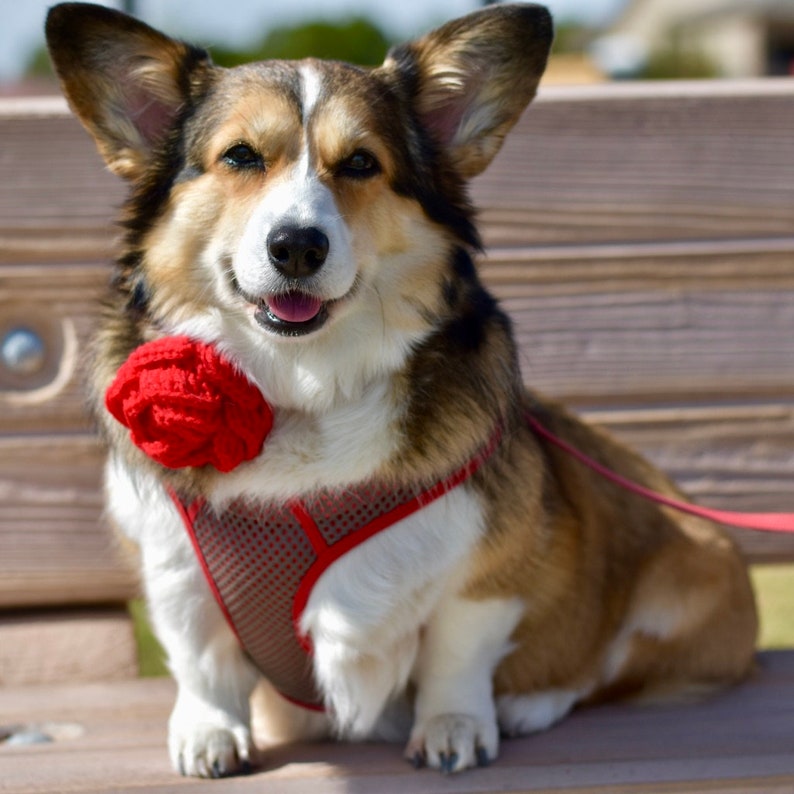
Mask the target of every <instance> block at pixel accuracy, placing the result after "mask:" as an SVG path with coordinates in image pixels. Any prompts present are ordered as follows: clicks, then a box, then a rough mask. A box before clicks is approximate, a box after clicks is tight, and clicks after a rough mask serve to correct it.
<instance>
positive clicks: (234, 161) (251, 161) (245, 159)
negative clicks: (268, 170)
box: [221, 143, 264, 169]
mask: <svg viewBox="0 0 794 794" xmlns="http://www.w3.org/2000/svg"><path fill="white" fill-rule="evenodd" d="M221 159H222V160H223V162H224V163H226V165H230V166H231V167H232V168H259V169H261V168H264V162H263V160H262V157H261V156H260V155H259V154H258V153H257V152H255V151H254V150H253V149H252V148H251V147H250V146H249V145H248V144H247V143H236V144H235V145H234V146H232V147H231V148H229V149H227V150H226V151H225V152H224V153H223V156H222V158H221Z"/></svg>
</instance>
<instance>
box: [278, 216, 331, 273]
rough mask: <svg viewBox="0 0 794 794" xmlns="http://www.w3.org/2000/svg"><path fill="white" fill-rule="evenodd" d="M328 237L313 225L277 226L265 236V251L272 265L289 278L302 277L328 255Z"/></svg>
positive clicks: (320, 263)
mask: <svg viewBox="0 0 794 794" xmlns="http://www.w3.org/2000/svg"><path fill="white" fill-rule="evenodd" d="M328 247H329V242H328V238H327V237H326V236H325V234H323V232H321V231H320V230H319V229H317V228H316V227H314V226H309V227H306V228H301V227H299V226H279V227H277V228H276V229H273V231H271V232H270V234H269V235H268V236H267V253H268V255H269V256H270V261H271V262H272V263H273V267H275V268H276V270H278V271H279V273H282V274H283V275H285V276H289V277H290V278H306V277H307V276H311V275H312V274H313V273H315V272H317V270H319V269H320V268H321V267H322V265H323V263H324V262H325V260H326V258H327V257H328Z"/></svg>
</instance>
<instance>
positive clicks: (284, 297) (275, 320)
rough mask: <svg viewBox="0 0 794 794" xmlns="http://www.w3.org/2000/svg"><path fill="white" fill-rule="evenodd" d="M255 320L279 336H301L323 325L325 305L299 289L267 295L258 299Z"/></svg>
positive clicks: (325, 316)
mask: <svg viewBox="0 0 794 794" xmlns="http://www.w3.org/2000/svg"><path fill="white" fill-rule="evenodd" d="M254 319H255V320H256V321H257V322H258V323H259V325H261V326H262V327H263V328H266V329H267V330H269V331H275V332H276V333H278V334H281V335H282V336H302V335H303V334H308V333H311V332H312V331H316V330H317V329H318V328H320V327H321V326H322V325H324V324H325V321H326V320H327V319H328V304H327V303H326V302H324V301H322V300H320V299H319V298H317V297H315V296H314V295H310V294H308V293H306V292H300V291H298V290H293V291H290V292H283V293H277V294H273V295H267V296H266V297H264V298H262V299H261V300H259V301H258V303H257V305H256V313H255V314H254Z"/></svg>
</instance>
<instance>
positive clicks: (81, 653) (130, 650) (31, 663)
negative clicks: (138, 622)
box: [0, 609, 138, 719]
mask: <svg viewBox="0 0 794 794" xmlns="http://www.w3.org/2000/svg"><path fill="white" fill-rule="evenodd" d="M137 671H138V665H137V652H136V647H135V639H134V636H133V631H132V622H131V620H130V617H129V615H128V614H127V612H126V611H125V610H123V609H96V610H80V611H62V612H50V611H45V612H18V613H14V614H10V615H9V614H6V615H0V689H1V688H2V687H12V686H27V685H30V684H59V683H70V684H77V683H88V682H93V681H118V680H124V679H128V678H132V677H134V676H135V675H136V674H137ZM0 719H3V718H2V717H0Z"/></svg>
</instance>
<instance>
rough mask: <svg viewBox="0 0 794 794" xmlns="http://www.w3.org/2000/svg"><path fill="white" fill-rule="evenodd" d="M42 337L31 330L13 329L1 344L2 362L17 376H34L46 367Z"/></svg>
mask: <svg viewBox="0 0 794 794" xmlns="http://www.w3.org/2000/svg"><path fill="white" fill-rule="evenodd" d="M45 358H46V351H45V349H44V342H43V341H42V340H41V337H40V336H39V335H38V334H37V333H36V332H35V331H31V330H30V329H29V328H12V329H11V330H10V331H9V332H8V333H7V334H6V335H5V337H4V338H3V341H2V344H0V360H2V362H3V364H4V366H5V367H6V368H7V369H8V370H10V371H11V372H13V373H14V374H15V375H32V374H33V373H35V372H38V371H39V370H40V369H41V368H42V367H43V366H44V360H45Z"/></svg>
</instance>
